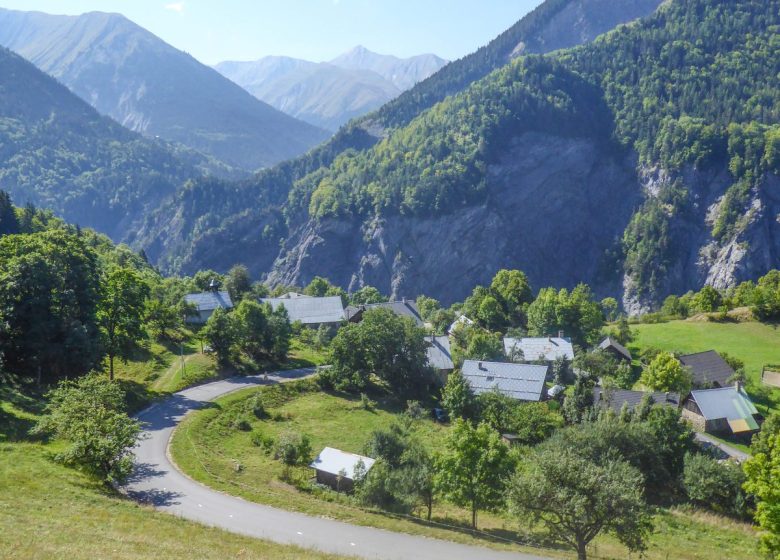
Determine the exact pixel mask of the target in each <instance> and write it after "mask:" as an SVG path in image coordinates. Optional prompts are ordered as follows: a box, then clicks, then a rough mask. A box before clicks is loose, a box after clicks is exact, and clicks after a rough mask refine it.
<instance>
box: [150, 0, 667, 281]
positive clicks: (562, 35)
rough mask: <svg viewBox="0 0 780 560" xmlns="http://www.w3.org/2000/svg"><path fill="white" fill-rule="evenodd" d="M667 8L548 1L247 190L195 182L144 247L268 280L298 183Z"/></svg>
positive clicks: (164, 258)
mask: <svg viewBox="0 0 780 560" xmlns="http://www.w3.org/2000/svg"><path fill="white" fill-rule="evenodd" d="M660 2H661V0H621V1H620V2H613V1H611V0H610V1H607V0H547V1H546V2H544V3H543V4H542V5H541V6H539V7H538V8H537V9H535V10H534V11H533V12H531V13H530V14H528V15H527V16H525V17H524V18H523V19H521V20H520V21H519V22H517V23H516V24H515V25H513V26H512V27H511V28H510V29H508V30H507V31H506V32H504V33H503V34H501V35H500V36H499V37H497V38H496V39H495V40H493V41H491V42H490V43H489V44H488V45H486V46H485V47H483V48H481V49H479V50H478V51H477V52H475V53H473V54H471V55H469V56H466V57H464V58H462V59H460V60H458V61H455V62H452V63H450V64H448V65H447V66H445V67H444V68H442V69H441V70H440V71H439V72H437V73H436V74H434V75H433V76H431V77H430V78H428V79H426V80H424V81H422V82H420V83H419V84H417V85H416V86H415V87H413V88H412V89H411V90H409V91H407V92H405V93H403V94H402V95H401V96H399V97H398V98H397V99H395V100H394V101H392V102H390V103H388V104H387V105H385V106H384V107H382V108H381V109H380V110H379V111H377V112H375V113H372V114H370V115H368V116H366V117H364V118H362V119H358V120H356V121H352V122H351V123H349V124H348V125H346V126H345V127H343V128H342V129H341V130H340V131H339V132H338V133H337V134H336V135H335V136H334V137H333V138H332V139H331V140H330V141H329V142H326V143H325V144H323V145H322V146H320V147H318V148H316V149H315V150H313V151H312V152H311V153H309V154H307V155H306V156H303V157H301V158H298V159H296V160H293V161H290V162H285V163H283V164H280V165H278V166H276V167H275V168H273V169H270V170H267V171H264V172H262V173H260V174H259V175H258V176H257V177H256V178H255V179H254V180H252V181H247V182H245V183H242V184H233V183H226V182H221V181H215V180H213V179H209V180H205V181H198V182H195V183H194V184H192V185H190V188H188V189H186V190H184V191H182V192H180V193H179V194H178V196H177V197H176V199H175V200H171V201H170V202H169V204H167V205H166V206H164V207H163V208H161V209H160V211H159V212H157V214H156V215H155V216H152V217H150V220H149V221H148V223H147V224H146V227H145V228H144V230H143V231H142V232H141V234H140V237H139V239H140V241H139V243H142V244H143V245H144V246H145V247H147V251H148V253H149V255H150V256H152V257H153V258H155V259H157V260H158V261H159V262H160V264H161V265H162V266H163V267H164V268H165V269H167V270H194V269H197V268H201V267H207V266H211V267H215V268H226V267H229V266H230V265H231V264H233V263H234V262H236V261H243V262H245V263H246V264H247V265H248V266H250V267H251V269H252V270H253V272H255V273H265V272H267V271H268V270H270V268H271V267H272V264H273V262H274V259H275V258H276V257H277V255H278V254H279V243H280V240H283V239H284V238H285V237H286V236H287V235H288V224H287V223H286V220H285V217H284V212H283V206H284V204H285V203H286V200H287V196H288V193H289V191H290V190H291V189H292V187H293V183H294V182H295V181H297V180H299V179H301V178H302V177H304V176H306V175H308V174H309V173H311V172H313V171H316V170H318V169H320V168H321V167H327V166H329V165H331V164H332V163H333V161H334V159H335V158H336V156H338V155H339V154H341V153H344V152H347V151H349V150H357V151H361V150H366V149H368V148H370V147H371V146H373V145H374V144H376V142H377V141H378V140H379V139H380V138H381V137H383V136H384V135H386V134H387V130H386V128H399V127H401V126H402V125H405V124H407V123H408V122H409V121H410V120H411V119H413V118H414V117H415V116H416V115H419V114H420V113H422V112H423V111H424V110H425V109H427V108H430V107H431V106H433V105H434V104H435V103H437V102H439V101H441V100H442V99H444V98H445V97H446V96H447V95H450V94H453V93H457V92H458V91H461V90H463V89H464V88H465V87H467V86H468V85H469V84H470V83H472V82H474V81H476V80H478V79H480V78H482V77H484V76H486V75H487V74H489V73H490V72H491V71H493V70H495V69H497V68H500V67H501V66H504V65H505V64H507V63H508V62H509V61H510V60H511V58H512V56H513V53H514V54H517V53H518V52H520V51H524V52H546V51H547V50H548V49H549V48H560V47H562V46H569V45H574V44H578V43H580V42H581V41H584V40H590V39H593V38H595V37H596V35H598V34H599V33H602V32H604V31H607V30H609V29H611V28H613V27H614V26H615V25H617V24H619V23H623V22H628V21H632V20H633V19H635V18H637V17H640V16H643V15H647V14H649V13H651V12H652V11H653V10H654V9H655V8H656V7H657V6H658V4H660ZM572 14H574V15H572ZM561 25H564V26H565V27H560V26H561ZM552 37H555V38H556V40H555V41H553V40H552V39H551V38H552Z"/></svg>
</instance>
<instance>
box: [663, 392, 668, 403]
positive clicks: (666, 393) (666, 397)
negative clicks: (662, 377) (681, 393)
mask: <svg viewBox="0 0 780 560" xmlns="http://www.w3.org/2000/svg"><path fill="white" fill-rule="evenodd" d="M664 402H669V391H667V392H665V393H664Z"/></svg>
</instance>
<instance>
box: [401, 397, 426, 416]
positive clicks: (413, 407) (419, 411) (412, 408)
mask: <svg viewBox="0 0 780 560" xmlns="http://www.w3.org/2000/svg"><path fill="white" fill-rule="evenodd" d="M406 415H407V416H408V417H409V418H412V419H414V420H419V419H421V418H424V417H425V415H426V413H425V409H424V408H423V406H422V405H421V404H420V401H406Z"/></svg>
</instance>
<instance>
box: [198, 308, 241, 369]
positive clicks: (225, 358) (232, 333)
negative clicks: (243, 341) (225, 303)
mask: <svg viewBox="0 0 780 560" xmlns="http://www.w3.org/2000/svg"><path fill="white" fill-rule="evenodd" d="M201 336H203V338H204V340H206V342H208V344H209V346H211V348H212V349H213V350H214V353H215V354H216V355H217V361H218V362H219V363H220V364H222V365H226V364H228V363H230V350H231V348H232V347H233V344H234V343H235V341H236V328H235V324H234V322H233V320H232V317H230V314H229V313H228V312H227V311H225V310H224V309H222V308H221V307H220V308H217V309H215V310H214V312H213V313H212V314H211V317H209V319H208V321H206V325H205V326H204V327H203V330H201Z"/></svg>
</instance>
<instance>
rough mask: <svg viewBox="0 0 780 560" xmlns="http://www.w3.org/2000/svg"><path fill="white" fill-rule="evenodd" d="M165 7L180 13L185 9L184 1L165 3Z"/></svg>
mask: <svg viewBox="0 0 780 560" xmlns="http://www.w3.org/2000/svg"><path fill="white" fill-rule="evenodd" d="M165 9H166V10H170V11H172V12H176V13H179V14H180V13H182V12H183V11H184V2H171V3H170V4H166V5H165Z"/></svg>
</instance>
